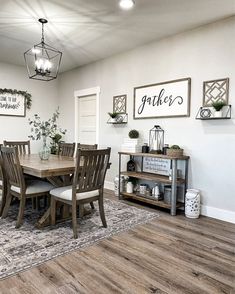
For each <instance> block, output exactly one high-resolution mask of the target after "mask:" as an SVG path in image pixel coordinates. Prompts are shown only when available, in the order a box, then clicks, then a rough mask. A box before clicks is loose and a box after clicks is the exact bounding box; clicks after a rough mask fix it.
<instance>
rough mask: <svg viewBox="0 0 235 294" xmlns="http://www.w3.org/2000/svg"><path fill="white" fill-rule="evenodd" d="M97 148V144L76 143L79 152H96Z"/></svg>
mask: <svg viewBox="0 0 235 294" xmlns="http://www.w3.org/2000/svg"><path fill="white" fill-rule="evenodd" d="M97 147H98V145H97V144H94V145H88V144H81V143H78V145H77V149H81V150H96V149H97Z"/></svg>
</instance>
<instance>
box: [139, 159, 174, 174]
mask: <svg viewBox="0 0 235 294" xmlns="http://www.w3.org/2000/svg"><path fill="white" fill-rule="evenodd" d="M170 169H171V161H170V160H169V159H162V158H153V157H144V158H143V172H147V173H152V174H159V175H164V176H169V174H170Z"/></svg>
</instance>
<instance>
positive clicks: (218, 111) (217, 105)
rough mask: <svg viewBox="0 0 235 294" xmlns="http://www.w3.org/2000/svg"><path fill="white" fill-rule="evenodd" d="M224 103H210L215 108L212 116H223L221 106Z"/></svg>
mask: <svg viewBox="0 0 235 294" xmlns="http://www.w3.org/2000/svg"><path fill="white" fill-rule="evenodd" d="M225 105H226V103H225V102H224V101H215V102H213V103H212V107H213V108H214V109H215V112H214V117H223V111H222V108H223V107H224V106H225Z"/></svg>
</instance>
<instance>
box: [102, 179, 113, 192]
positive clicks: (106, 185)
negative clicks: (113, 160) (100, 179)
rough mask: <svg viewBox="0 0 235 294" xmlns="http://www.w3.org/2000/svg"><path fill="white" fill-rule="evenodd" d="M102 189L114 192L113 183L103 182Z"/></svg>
mask: <svg viewBox="0 0 235 294" xmlns="http://www.w3.org/2000/svg"><path fill="white" fill-rule="evenodd" d="M104 188H105V189H108V190H112V191H114V183H113V182H109V181H105V182H104Z"/></svg>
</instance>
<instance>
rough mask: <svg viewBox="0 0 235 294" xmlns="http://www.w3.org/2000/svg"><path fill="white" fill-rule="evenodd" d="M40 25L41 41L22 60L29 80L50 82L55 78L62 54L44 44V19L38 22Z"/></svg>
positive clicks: (45, 21)
mask: <svg viewBox="0 0 235 294" xmlns="http://www.w3.org/2000/svg"><path fill="white" fill-rule="evenodd" d="M38 21H39V22H40V23H41V24H42V39H41V42H40V43H39V44H37V45H34V46H33V48H30V49H29V50H27V51H26V52H25V53H24V59H25V63H26V66H27V70H28V75H29V78H30V79H35V80H42V81H51V80H54V79H56V78H57V75H58V72H59V67H60V62H61V58H62V52H60V51H58V50H57V49H55V48H53V47H52V46H50V45H48V44H46V43H45V42H44V24H46V23H47V22H48V21H47V20H46V19H44V18H40V19H39V20H38Z"/></svg>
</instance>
